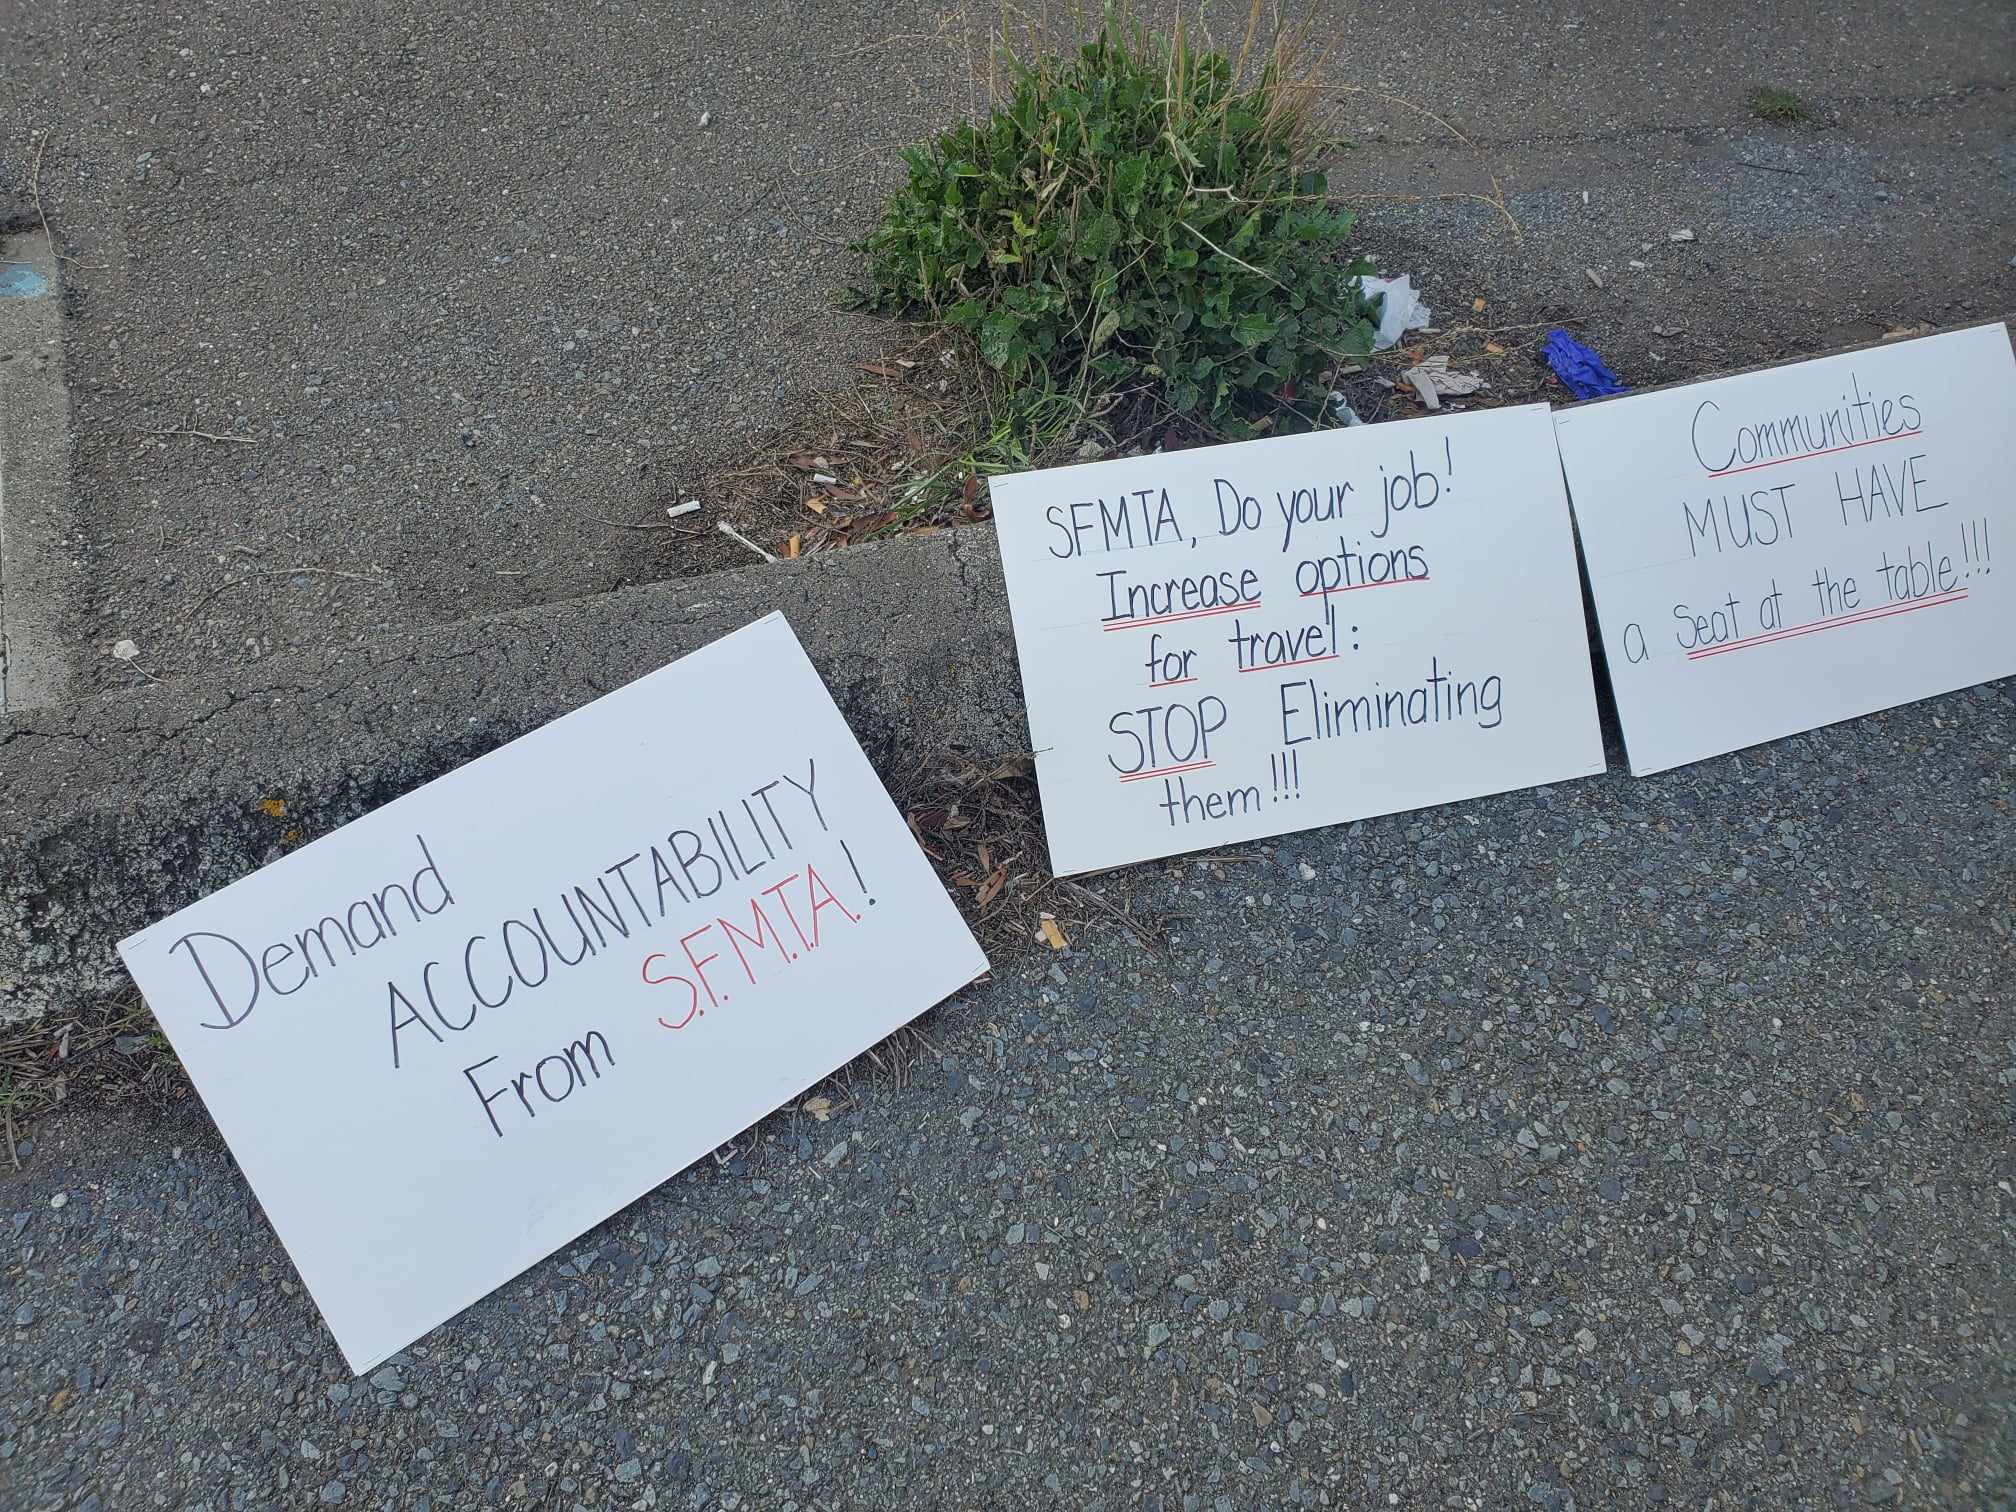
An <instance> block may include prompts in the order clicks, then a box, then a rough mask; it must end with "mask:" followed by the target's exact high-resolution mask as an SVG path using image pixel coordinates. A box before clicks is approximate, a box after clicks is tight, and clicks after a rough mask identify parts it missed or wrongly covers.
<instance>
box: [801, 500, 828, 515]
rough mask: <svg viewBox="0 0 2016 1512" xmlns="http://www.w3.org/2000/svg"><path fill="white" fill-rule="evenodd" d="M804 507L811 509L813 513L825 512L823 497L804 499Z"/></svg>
mask: <svg viewBox="0 0 2016 1512" xmlns="http://www.w3.org/2000/svg"><path fill="white" fill-rule="evenodd" d="M805 507H806V508H807V509H809V510H811V511H812V513H814V514H824V513H826V502H825V500H823V499H807V500H806V501H805Z"/></svg>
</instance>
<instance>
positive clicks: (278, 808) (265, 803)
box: [259, 798, 287, 819]
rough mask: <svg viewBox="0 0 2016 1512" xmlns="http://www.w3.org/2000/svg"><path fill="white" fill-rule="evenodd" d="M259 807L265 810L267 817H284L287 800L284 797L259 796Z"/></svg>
mask: <svg viewBox="0 0 2016 1512" xmlns="http://www.w3.org/2000/svg"><path fill="white" fill-rule="evenodd" d="M259 807H261V808H262V809H264V810H266V817H267V818H269V819H284V818H285V817H286V816H287V801H286V800H285V799H284V798H261V799H260V800H259Z"/></svg>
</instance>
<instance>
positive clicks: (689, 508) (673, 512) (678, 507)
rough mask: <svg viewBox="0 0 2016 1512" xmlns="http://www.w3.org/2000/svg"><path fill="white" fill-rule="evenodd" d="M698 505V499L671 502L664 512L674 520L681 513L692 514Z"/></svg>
mask: <svg viewBox="0 0 2016 1512" xmlns="http://www.w3.org/2000/svg"><path fill="white" fill-rule="evenodd" d="M699 507H700V501H699V500H698V499H688V500H687V501H686V502H685V503H684V504H673V505H671V506H669V507H668V508H667V509H666V511H665V513H666V514H667V515H669V516H671V517H672V518H673V519H675V520H676V519H678V518H679V516H681V515H689V514H692V513H693V512H694V511H695V510H696V509H698V508H699Z"/></svg>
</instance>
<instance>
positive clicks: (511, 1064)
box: [119, 614, 987, 1374]
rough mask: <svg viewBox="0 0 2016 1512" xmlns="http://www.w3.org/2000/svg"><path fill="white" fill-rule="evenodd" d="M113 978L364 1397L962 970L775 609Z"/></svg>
mask: <svg viewBox="0 0 2016 1512" xmlns="http://www.w3.org/2000/svg"><path fill="white" fill-rule="evenodd" d="M119 950H120V954H121V955H122V956H123V957H124V958H125V961H126V965H127V968H128V969H129V970H130V971H131V972H132V973H133V977H134V980H135V981H137V982H138V983H139V984H140V988H141V990H142V991H143V992H144V993H145V994H146V996H147V1001H148V1003H149V1005H150V1006H151V1007H152V1008H153V1009H154V1012H155V1015H156V1016H157V1017H158V1018H159V1019H160V1021H161V1025H162V1027H163V1028H164V1029H165V1030H166V1031H167V1033H168V1037H169V1039H170V1040H171V1041H172V1042H173V1043H174V1046H175V1050H176V1053H177V1054H178V1055H180V1056H181V1057H182V1061H183V1064H184V1065H186V1066H187V1067H188V1068H189V1074H190V1076H191V1077H192V1078H193V1079H194V1081H195V1083H196V1087H197V1090H198V1091H200V1092H201V1093H202V1094H203V1100H204V1101H205V1102H206V1103H207V1104H208V1105H209V1108H210V1112H211V1114H212V1116H213V1117H214V1118H215V1119H216V1120H217V1125H218V1127H219V1128H220V1129H221V1130H222V1131H223V1133H224V1137H225V1138H226V1139H227V1140H229V1141H230V1144H231V1149H232V1153H233V1154H235V1155H236V1156H237V1158H238V1162H239V1164H240V1165H241V1166H243V1167H244V1170H245V1174H246V1176H247V1178H249V1179H250V1181H251V1183H252V1187H253V1190H254V1191H255V1192H256V1193H257V1194H258V1197H259V1201H260V1202H261V1204H262V1205H263V1206H264V1207H265V1209H266V1214H267V1216H268V1217H269V1218H271V1219H272V1221H273V1226H274V1228H275V1229H276V1230H277V1231H278V1232H279V1235H280V1238H281V1240H282V1241H283V1242H284V1243H285V1244H286V1246H287V1251H288V1253H289V1254H290V1255H291V1256H292V1257H293V1259H294V1263H295V1265H296V1266H297V1267H298V1268H299V1269H300V1272H301V1275H302V1278H303V1279H304V1280H305V1281H306V1282H307V1284H308V1289H309V1291H310V1292H311V1293H312V1294H313V1296H314V1298H315V1300H316V1302H317V1304H319V1305H320V1307H321V1309H322V1314H323V1317H324V1318H325V1319H326V1320H327V1321H328V1323H329V1327H330V1329H331V1331H332V1332H333V1333H334V1334H335V1336H336V1341H337V1343H338V1344H339V1345H340V1346H341V1347H342V1350H343V1354H344V1357H345V1358H346V1359H347V1360H348V1361H349V1362H350V1367H351V1369H352V1370H354V1371H357V1372H359V1373H360V1374H361V1373H362V1372H364V1371H367V1370H369V1369H371V1368H372V1367H373V1366H374V1365H376V1364H377V1363H378V1362H380V1361H381V1360H383V1359H384V1358H385V1356H386V1355H388V1354H391V1353H392V1352H393V1351H395V1350H397V1349H400V1348H402V1347H404V1346H405V1345H406V1344H408V1343H411V1342H412V1341H413V1340H414V1339H416V1338H418V1337H419V1336H420V1335H421V1334H423V1333H425V1332H426V1331H427V1330H428V1329H430V1328H432V1327H434V1325H436V1324H437V1323H440V1322H441V1321H442V1320H443V1319H445V1318H448V1317H450V1316H451V1315H453V1314H454V1313H455V1312H457V1311H459V1310H460V1309H461V1308H463V1307H465V1306H466V1305H468V1304H469V1303H470V1302H473V1301H475V1300H476V1299H477V1298H478V1297H481V1296H482V1295H483V1294H484V1293H486V1292H488V1291H490V1290H491V1289H492V1288H494V1287H496V1286H499V1285H501V1284H502V1283H504V1282H505V1281H508V1280H509V1279H510V1278H511V1277H513V1276H515V1275H517V1274H518V1272H520V1271H522V1270H523V1269H525V1268H526V1267H527V1266H529V1265H531V1264H532V1263H533V1262H534V1261H536V1260H538V1259H540V1258H541V1257H542V1256H544V1255H546V1254H548V1253H550V1252H551V1251H552V1250H554V1249H555V1248H557V1247H558V1246H560V1245H562V1244H565V1243H566V1242H567V1241H569V1240H570V1239H573V1238H575V1237H576V1236H577V1235H579V1234H580V1233H582V1232H583V1231H584V1230H586V1229H588V1228H590V1227H592V1226H593V1225H595V1224H596V1223H599V1222H600V1221H601V1220H602V1219H604V1218H606V1217H608V1216H609V1214H611V1213H613V1212H615V1211H616V1210H617V1209H619V1208H621V1207H623V1206H624V1205H625V1204H626V1203H629V1202H631V1201H633V1200H635V1199H636V1198H637V1197H639V1196H641V1195H642V1194H643V1193H645V1192H647V1191H649V1190H650V1189H651V1188H652V1187H654V1186H656V1185H658V1184H659V1183H660V1182H662V1181H664V1180H665V1179H666V1178H668V1177H670V1176H672V1175H674V1174H675V1173H677V1172H678V1171H680V1170H681V1169H683V1168H684V1167H685V1166H687V1165H689V1164H690V1163H692V1162H693V1161H694V1160H697V1159H698V1158H699V1157H701V1156H702V1155H705V1154H706V1153H707V1152H708V1151H710V1150H712V1149H714V1148H716V1147H717V1146H719V1145H720V1144H721V1143H722V1142H723V1141H725V1140H728V1139H730V1138H732V1137H733V1136H735V1135H736V1134H738V1133H740V1132H741V1131H742V1130H743V1129H746V1128H747V1127H749V1126H750V1125H751V1124H753V1123H755V1122H756V1121H757V1120H758V1119H760V1118H761V1117H763V1115H764V1114H766V1113H768V1112H770V1111H771V1110H772V1109H774V1108H775V1107H777V1106H778V1105H779V1104H780V1103H782V1102H785V1101H787V1100H788V1099H790V1098H791V1097H792V1096H794V1095H795V1094H796V1093H798V1092H800V1091H802V1090H803V1089H804V1088H805V1087H807V1086H809V1085H810V1084H812V1083H813V1082H815V1081H817V1080H818V1079H819V1078H820V1077H821V1076H824V1075H825V1074H826V1073H828V1072H830V1071H832V1070H834V1069H835V1068H836V1067H838V1066H841V1065H843V1064H845V1063H846V1062H847V1061H848V1060H850V1059H852V1058H853V1057H854V1056H855V1055H857V1054H859V1053H860V1052H861V1051H862V1050H864V1049H866V1048H867V1047H869V1046H870V1045H872V1044H874V1043H875V1042H876V1041H877V1040H878V1039H880V1038H882V1037H883V1036H884V1035H887V1034H888V1033H889V1032H890V1031H892V1030H894V1029H895V1028H897V1027H898V1026H899V1025H901V1024H903V1023H904V1022H906V1021H907V1020H909V1019H910V1018H912V1017H914V1016H915V1015H917V1014H919V1013H921V1012H923V1011H924V1010H925V1009H926V1008H928V1007H930V1006H931V1005H932V1004H933V1003H935V1002H937V1001H938V1000H939V999H941V998H943V997H945V996H946V995H947V994H949V993H951V992H954V991H956V990H957V989H958V988H960V987H962V986H964V985H965V984H966V983H967V982H969V981H971V980H972V979H973V978H974V977H975V976H977V975H979V974H980V973H981V972H983V971H985V970H986V968H987V962H986V959H985V957H984V956H982V955H981V953H980V948H979V946H978V945H976V944H975V943H974V940H973V937H972V935H971V934H970V933H969V932H968V930H967V928H966V926H965V924H964V922H963V921H962V920H961V919H960V917H959V914H958V911H957V910H956V909H955V908H954V907H953V905H952V903H951V901H950V900H949V899H948V898H947V897H946V895H945V890H944V888H943V887H942V886H941V885H940V884H939V881H938V879H937V877H936V876H935V875H934V874H933V873H932V871H931V868H930V866H929V864H928V863H927V862H926V861H925V859H924V857H923V856H922V854H920V852H919V851H918V849H917V845H916V842H915V841H914V840H913V839H912V838H911V836H910V832H909V830H908V829H907V827H906V826H905V825H904V822H903V820H902V817H901V816H900V815H899V814H898V813H897V812H896V809H895V806H894V805H893V804H892V803H891V802H890V801H889V796H888V794H887V793H886V792H885V791H884V790H883V788H882V785H881V783H880V782H879V781H878V780H877V779H876V776H875V773H874V771H873V770H872V769H871V768H870V767H869V765H868V762H867V759H866V758H865V757H864V756H863V755H862V754H861V748H860V746H859V745H858V744H856V743H855V740H854V737H853V736H852V735H851V734H850V733H849V732H848V729H847V726H846V724H845V722H844V721H843V720H842V719H841V717H840V713H839V711H838V710H837V709H836V708H834V706H833V700H832V698H831V697H830V696H829V695H828V693H827V691H826V688H825V685H824V684H823V683H821V681H820V680H819V675H818V673H816V672H815V671H814V670H813V668H812V664H811V663H810V662H809V661H808V660H807V659H806V657H805V653H804V652H803V651H802V650H801V649H800V648H799V645H798V642H797V639H796V638H795V637H794V636H793V635H792V633H791V628H790V626H789V625H787V624H786V623H785V622H784V619H783V617H782V616H781V615H776V614H773V615H771V616H769V617H768V618H766V619H763V620H760V621H758V622H757V623H756V624H753V625H750V626H748V627H747V628H746V629H743V630H739V631H737V632H736V633H734V634H733V635H730V636H727V637H725V638H724V639H722V640H720V641H717V642H715V643H714V644H713V645H711V646H708V647H707V648H705V649H704V650H701V651H697V652H695V653H694V654H693V655H691V656H688V657H686V658H685V659H683V660H681V661H679V662H675V663H674V664H672V665H671V666H668V667H664V668H662V669H660V670H659V671H657V672H654V673H652V674H650V675H649V676H648V677H643V678H640V679H639V680H638V681H636V682H634V683H631V684H630V685H629V686H628V687H625V688H622V689H620V690H618V691H617V692H614V693H611V694H609V695H608V696H607V697H605V698H601V699H598V700H597V701H596V702H594V703H592V704H589V705H588V706H587V707H585V708H582V709H579V710H577V711H576V712H574V713H572V714H569V715H567V716H566V717H565V718H562V719H558V720H555V721H554V722H553V723H552V724H550V725H547V726H546V727H544V728H543V729H540V730H536V731H534V732H533V733H531V734H529V735H526V736H524V737H523V738H522V739H519V740H516V741H513V742H512V743H511V744H510V745H508V746H505V747H504V748H503V749H501V750H498V751H495V752H493V753H492V754H490V755H488V756H485V757H483V758H482V759H480V760H478V761H474V762H471V763H470V764H469V765H468V766H465V767H463V768H461V769H460V770H459V771H456V772H453V773H450V774H449V775H448V776H446V777H443V778H441V779H439V780H438V781H435V782H432V783H429V784H428V785H427V786H425V787H423V788H420V789H418V790H416V791H414V792H412V793H409V794H407V795H406V796H405V797H402V798H400V799H398V800H396V801H395V802H392V803H389V804H387V805H386V806H385V807H384V808H381V809H379V810H377V811H376V812H375V813H371V814H368V815H366V816H365V817H364V818H362V819H360V820H358V821H357V822H356V823H354V824H351V825H347V826H346V827H344V828H343V829H340V830H338V831H336V832H335V833H334V834H332V835H330V836H328V837H327V838H325V839H321V840H317V841H316V842H314V843H313V844H312V845H308V846H305V847H304V848H302V849H301V850H299V851H297V852H295V853H294V854H292V855H289V856H287V857H285V858H284V859H282V860H280V861H277V862H275V863H274V864H272V865H271V866H268V867H267V868H265V869H264V870H263V871H260V872H258V873H256V874H254V875H252V876H250V877H247V878H245V879H244V880H242V881H240V882H236V883H233V884H232V885H231V886H229V887H227V888H225V889H223V890H222V891H221V892H218V893H215V894H213V895H212V896H210V897H208V898H205V899H204V900H203V901H202V902H200V903H197V904H194V905H192V906H191V907H189V908H185V909H183V910H182V911H181V912H180V913H178V914H176V915H174V916H173V917H172V918H169V919H165V920H163V921H162V922H161V923H159V924H156V925H154V926H153V927H151V928H149V929H144V930H142V931H140V933H138V934H136V935H134V936H132V937H131V938H130V939H128V940H126V941H124V942H123V943H122V944H121V945H120V947H119Z"/></svg>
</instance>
